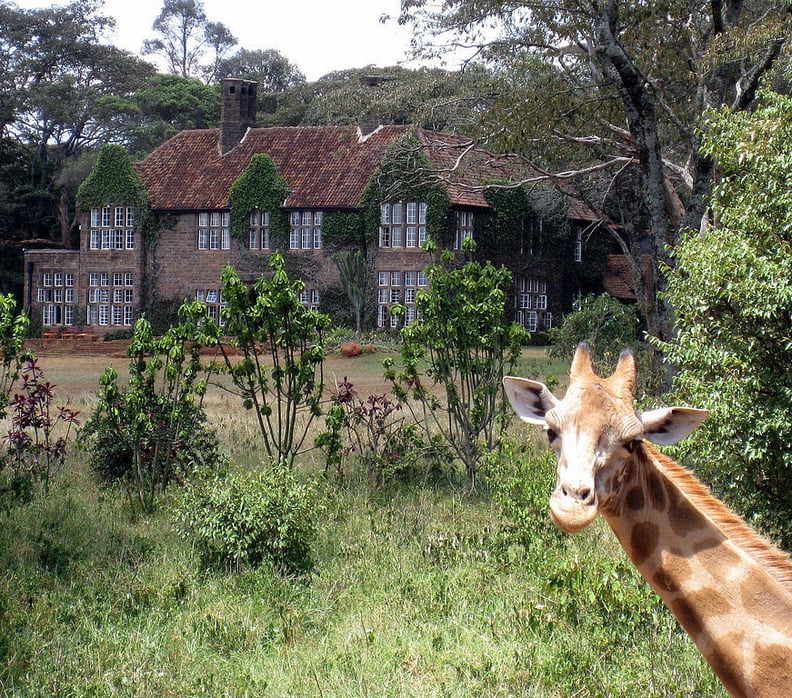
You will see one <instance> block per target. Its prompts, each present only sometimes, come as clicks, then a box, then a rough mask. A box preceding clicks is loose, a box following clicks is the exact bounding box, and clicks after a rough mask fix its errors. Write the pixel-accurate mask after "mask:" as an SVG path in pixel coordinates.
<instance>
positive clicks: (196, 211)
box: [24, 79, 607, 335]
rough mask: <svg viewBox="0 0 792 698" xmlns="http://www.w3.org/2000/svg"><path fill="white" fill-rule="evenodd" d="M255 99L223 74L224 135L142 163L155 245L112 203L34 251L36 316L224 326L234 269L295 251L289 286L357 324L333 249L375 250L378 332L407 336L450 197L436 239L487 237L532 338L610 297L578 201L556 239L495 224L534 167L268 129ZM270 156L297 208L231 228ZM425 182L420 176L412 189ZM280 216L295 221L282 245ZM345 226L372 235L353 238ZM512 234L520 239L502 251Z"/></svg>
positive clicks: (378, 131) (93, 327)
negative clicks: (398, 307)
mask: <svg viewBox="0 0 792 698" xmlns="http://www.w3.org/2000/svg"><path fill="white" fill-rule="evenodd" d="M256 97H257V95H256V83H253V82H249V81H245V80H240V79H227V80H224V81H223V83H222V108H221V125H220V127H219V128H218V129H202V130H188V131H183V132H181V133H179V134H177V135H176V136H174V137H173V138H171V139H170V140H168V141H167V142H166V143H164V144H163V145H162V146H160V147H159V148H158V149H156V150H155V151H154V152H152V153H151V154H150V155H148V157H146V158H145V159H144V160H142V161H141V162H138V163H135V164H134V165H133V167H134V170H135V171H136V172H137V175H139V178H140V180H141V182H142V185H143V188H144V189H145V192H146V194H147V196H148V206H149V210H150V212H151V213H153V214H156V215H157V216H158V220H159V221H160V229H159V230H158V232H157V235H156V241H155V242H151V240H147V239H145V238H144V235H143V233H142V231H141V230H140V228H139V226H138V225H137V223H138V221H136V215H137V213H136V211H137V209H136V208H135V207H134V206H132V205H130V202H129V201H118V200H107V201H101V202H93V203H92V205H91V206H90V207H88V209H87V210H82V211H79V212H78V215H79V221H80V236H79V248H78V249H54V248H50V249H31V250H26V252H25V269H26V274H25V296H24V298H25V306H26V309H27V310H28V312H29V314H30V316H31V318H33V319H34V321H37V320H40V322H41V325H42V328H43V329H44V330H47V329H52V328H61V327H70V326H75V327H76V326H80V327H82V328H83V329H82V331H83V332H92V333H95V334H100V335H103V334H107V333H110V332H117V331H118V330H123V329H129V328H131V326H132V325H133V324H134V322H135V320H136V319H137V318H138V317H139V316H140V314H141V313H142V312H150V311H151V309H152V308H156V307H157V306H162V305H164V304H168V303H171V304H176V303H180V302H183V301H184V300H187V299H191V298H197V299H199V300H201V301H202V302H203V303H205V304H206V305H207V307H208V309H209V312H210V314H212V315H213V316H215V317H218V318H219V316H220V312H219V311H220V309H221V308H222V307H223V297H222V294H221V292H220V272H221V269H222V267H223V265H224V264H232V265H234V266H235V267H236V268H237V269H238V271H239V273H240V275H241V276H242V278H243V279H245V280H247V281H250V282H252V281H253V279H255V278H257V277H258V276H259V275H260V274H262V273H266V272H267V271H268V269H269V266H268V264H267V259H268V257H269V254H270V252H271V250H272V249H273V248H278V249H280V250H282V251H283V253H284V256H285V257H286V259H287V269H288V270H289V273H290V276H293V277H294V278H301V279H302V280H303V281H304V283H305V291H304V292H303V293H302V297H301V300H302V301H303V303H305V304H306V305H308V306H311V307H316V308H318V309H321V310H323V311H328V312H330V311H331V310H332V311H333V312H331V315H332V314H333V313H335V315H336V316H337V315H338V314H339V313H340V314H341V316H343V309H344V303H345V302H346V304H347V309H348V310H349V311H350V312H351V306H350V305H349V303H348V301H345V294H344V292H343V287H342V284H341V282H340V276H339V271H338V268H337V265H336V264H335V262H334V261H333V255H334V254H337V253H338V252H339V251H343V250H346V249H361V250H362V251H363V252H364V253H365V257H366V260H367V265H368V269H369V277H370V282H369V304H368V305H369V308H368V317H369V320H370V323H371V324H375V325H376V326H379V327H383V328H386V327H393V328H396V327H398V326H399V324H400V323H402V322H409V321H412V320H413V319H415V317H416V311H415V298H416V293H417V291H418V290H419V289H420V288H421V287H424V286H426V283H427V280H426V274H425V273H424V269H425V267H426V265H427V263H428V262H429V256H428V253H427V252H425V251H424V250H423V249H422V244H423V243H424V242H425V241H426V239H427V238H432V237H433V232H432V216H433V215H434V214H433V210H432V206H433V204H432V202H431V201H430V200H427V199H431V195H429V194H427V192H431V191H434V192H437V191H440V192H441V193H442V194H443V196H442V197H441V199H442V201H444V202H445V204H444V205H445V209H444V210H443V211H442V213H443V226H445V228H444V231H445V232H444V236H443V237H442V239H441V240H436V242H438V243H439V244H440V246H441V247H445V248H452V249H454V250H460V249H461V243H462V240H463V239H464V238H465V237H467V236H473V237H474V239H475V238H477V236H478V235H479V231H480V230H486V231H487V232H486V235H487V236H488V239H489V240H490V242H492V241H493V240H494V241H495V246H494V247H492V245H491V246H490V248H486V246H485V247H484V251H485V252H486V249H493V250H495V251H494V252H493V254H492V256H491V258H493V257H494V258H493V259H492V261H493V262H495V263H497V264H502V263H504V264H506V265H507V266H509V267H510V269H511V270H512V272H513V275H514V293H513V309H514V318H515V319H516V320H518V321H519V322H520V323H522V324H523V325H524V326H526V327H527V328H528V329H530V330H531V331H532V332H537V331H539V332H542V331H546V330H547V329H549V328H550V327H551V326H552V324H553V322H554V321H556V319H557V318H558V317H559V316H560V314H561V313H562V312H564V311H565V310H568V309H569V308H570V307H571V303H572V299H573V297H574V295H575V294H576V293H579V292H580V291H581V287H582V286H592V284H593V286H595V287H596V286H597V284H599V288H594V289H589V288H585V289H583V290H600V289H601V288H602V276H603V273H604V271H605V267H606V256H607V255H600V258H599V260H598V261H597V262H596V263H593V262H591V261H590V260H587V240H588V239H589V237H590V236H589V234H588V233H589V231H591V230H592V228H593V227H595V226H596V225H597V221H596V220H595V219H594V217H593V216H592V215H590V214H588V213H586V212H585V211H582V210H581V208H580V207H579V205H576V204H574V203H572V202H571V201H563V202H562V203H563V206H564V207H565V210H564V212H563V215H562V220H563V222H564V225H561V226H559V225H558V220H557V216H556V221H555V223H553V225H554V226H555V227H554V228H553V230H554V231H555V232H554V233H553V235H549V234H545V233H546V232H547V231H548V230H550V228H551V227H552V225H551V223H550V222H549V221H548V220H545V219H544V218H543V213H542V207H541V206H536V207H532V206H529V207H528V208H527V209H526V212H524V213H523V214H519V215H517V216H516V217H515V216H514V215H512V216H511V218H508V216H507V217H504V216H500V217H498V216H494V215H493V214H494V213H495V212H494V210H493V204H492V197H491V196H490V195H488V191H490V190H489V189H487V188H486V187H485V186H484V185H485V184H487V183H491V182H493V181H499V182H504V181H506V182H516V181H520V179H521V178H522V177H524V176H525V172H524V168H522V166H521V165H520V163H519V162H518V161H517V160H516V159H515V158H502V157H496V156H494V155H492V154H491V153H489V152H486V151H484V150H483V149H479V148H474V147H472V146H471V145H470V143H469V141H468V140H467V139H465V138H462V137H459V136H453V135H449V134H445V133H440V132H434V131H428V130H425V129H421V128H417V129H416V128H414V127H410V126H403V125H377V126H375V127H371V128H363V127H356V126H320V127H269V128H257V127H256V125H255V120H256ZM406 137H410V138H411V140H409V143H413V144H417V145H416V148H415V150H416V152H412V153H411V152H409V149H407V150H406V151H405V149H404V148H403V149H402V150H403V151H405V152H406V153H407V154H406V156H404V157H403V160H402V165H404V167H403V169H402V170H400V172H402V174H401V179H398V178H394V176H392V175H391V176H390V179H389V175H388V169H387V168H388V165H387V162H386V160H387V157H388V155H387V154H388V153H389V152H391V150H389V149H391V148H392V146H393V145H394V143H396V142H397V141H398V142H405V141H404V139H405V138H406ZM400 139H401V141H400ZM259 154H266V155H268V156H269V157H270V158H271V161H272V163H273V164H274V166H275V169H276V170H277V174H278V175H279V176H280V177H281V178H282V180H281V181H283V182H285V190H284V191H285V198H284V200H283V201H282V202H278V205H277V206H271V207H270V208H275V209H278V210H277V211H274V210H260V208H253V209H251V210H249V211H245V212H244V216H245V219H244V220H245V221H246V227H247V229H246V230H245V231H244V233H243V234H241V235H240V234H238V233H237V234H232V232H233V231H232V226H231V219H232V215H231V203H230V192H231V190H232V185H234V183H235V182H236V181H237V180H238V179H239V178H240V177H241V176H242V175H243V173H245V172H246V170H247V168H248V167H249V165H250V163H251V158H253V157H254V156H255V155H259ZM404 163H406V165H405V164H404ZM427 163H428V164H429V167H427V166H426V164H427ZM410 166H412V167H413V170H412V171H410V169H409V168H410ZM404 168H406V169H404ZM404 172H407V175H406V176H405V175H404ZM413 176H414V179H415V181H414V182H412V183H411V182H405V181H403V180H405V179H407V180H409V179H410V177H413ZM427 182H429V183H430V184H431V186H429V187H427V186H426V183H427ZM501 191H505V190H501ZM520 191H523V190H522V189H521V190H520ZM525 196H526V197H527V200H530V196H531V194H530V193H527V194H526V195H525ZM435 198H436V197H435ZM556 208H557V206H556ZM372 212H373V215H372ZM276 214H277V215H278V216H280V220H281V221H282V224H281V228H280V230H281V232H280V233H278V236H277V239H276V231H275V216H276ZM355 214H357V216H355ZM345 216H346V218H345ZM435 217H436V216H435ZM507 219H508V220H509V221H511V222H510V223H502V224H500V225H502V226H506V227H508V226H510V227H511V228H510V229H509V230H506V229H505V228H498V225H499V224H498V223H497V220H507ZM344 221H347V222H348V223H349V224H350V225H348V226H347V227H349V228H352V229H354V230H357V231H358V232H356V233H354V234H353V235H351V236H350V235H348V234H347V235H339V232H338V230H339V228H341V229H343V228H344V225H339V222H342V223H343V222H344ZM487 221H489V223H487ZM330 223H332V226H331V225H328V224H330ZM352 223H354V225H352ZM485 224H487V225H488V226H489V227H487V225H485ZM482 226H484V227H483V228H482ZM331 228H332V235H331ZM356 236H357V237H356ZM599 237H602V236H599ZM499 239H500V240H501V241H507V242H505V243H504V244H502V245H501V246H500V247H498V246H497V242H498V240H499ZM477 244H479V241H478V240H477ZM479 249H482V248H479ZM459 254H460V255H461V252H459ZM576 270H577V271H576ZM581 270H586V271H585V272H583V271H581ZM592 270H593V271H592ZM393 303H400V304H402V305H404V307H405V316H404V318H403V319H402V318H400V317H395V316H394V317H392V316H391V315H390V314H389V307H390V306H391V305H392V304H393ZM339 309H341V310H339ZM350 316H351V315H350ZM350 324H353V323H350Z"/></svg>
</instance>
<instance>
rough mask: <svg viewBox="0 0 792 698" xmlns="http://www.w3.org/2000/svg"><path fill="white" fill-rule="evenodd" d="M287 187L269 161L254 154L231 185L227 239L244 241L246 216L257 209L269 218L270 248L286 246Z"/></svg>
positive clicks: (287, 224) (280, 248)
mask: <svg viewBox="0 0 792 698" xmlns="http://www.w3.org/2000/svg"><path fill="white" fill-rule="evenodd" d="M288 195H289V187H288V185H287V184H286V180H285V179H283V177H282V176H281V175H280V173H279V172H278V170H277V168H276V167H275V163H274V162H273V160H272V158H271V157H270V156H269V155H267V154H266V153H258V154H256V155H254V156H253V157H251V158H250V162H249V163H248V166H247V167H246V168H245V170H244V172H242V174H241V175H239V177H237V179H236V180H235V181H234V183H233V184H232V185H231V189H230V191H229V193H228V201H229V204H230V206H231V235H232V236H233V237H235V238H236V239H237V240H238V241H239V242H242V243H244V242H245V241H246V240H247V234H248V222H249V220H250V214H251V213H252V212H253V211H254V210H256V209H259V210H260V211H269V214H270V247H271V248H272V249H278V250H282V249H285V248H288V244H289V216H288V214H287V213H286V211H285V210H284V208H283V204H284V202H285V201H286V197H287V196H288Z"/></svg>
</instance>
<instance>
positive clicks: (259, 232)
mask: <svg viewBox="0 0 792 698" xmlns="http://www.w3.org/2000/svg"><path fill="white" fill-rule="evenodd" d="M248 229H249V233H250V235H249V238H250V239H249V243H250V244H249V246H250V249H251V250H259V249H261V250H268V249H269V246H270V212H269V211H259V210H258V209H257V210H255V211H253V212H252V213H251V214H250V221H249V227H248Z"/></svg>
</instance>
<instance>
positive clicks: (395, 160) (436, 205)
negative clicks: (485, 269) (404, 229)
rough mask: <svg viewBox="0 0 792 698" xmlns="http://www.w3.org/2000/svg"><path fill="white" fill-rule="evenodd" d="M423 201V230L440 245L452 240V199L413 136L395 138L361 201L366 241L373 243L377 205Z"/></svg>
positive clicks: (376, 229)
mask: <svg viewBox="0 0 792 698" xmlns="http://www.w3.org/2000/svg"><path fill="white" fill-rule="evenodd" d="M397 201H424V202H426V204H427V212H426V232H427V236H428V237H429V239H430V240H433V241H434V242H436V243H437V244H438V245H440V246H441V247H449V246H450V245H451V244H452V242H453V236H454V222H453V218H452V216H451V199H450V198H449V196H448V191H447V190H446V188H445V186H444V185H443V183H442V182H441V181H440V178H439V177H438V176H437V174H436V173H435V171H434V169H433V167H432V165H431V163H430V162H429V159H428V158H427V157H426V154H425V153H424V150H423V146H422V145H421V143H420V142H419V141H418V139H417V138H416V137H415V136H413V135H405V136H401V137H399V138H395V139H394V140H393V142H392V143H391V144H390V145H389V146H388V149H387V150H386V151H385V154H384V155H383V157H382V161H381V163H380V166H379V167H378V168H377V169H376V170H375V172H374V174H373V175H372V177H371V179H370V180H369V182H368V184H367V185H366V188H365V189H364V190H363V195H362V197H361V201H360V207H361V209H362V213H361V215H362V217H363V226H364V231H365V237H366V241H367V242H368V243H370V244H376V242H377V233H378V230H379V221H380V204H383V203H395V202H397Z"/></svg>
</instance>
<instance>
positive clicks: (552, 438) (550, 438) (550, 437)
mask: <svg viewBox="0 0 792 698" xmlns="http://www.w3.org/2000/svg"><path fill="white" fill-rule="evenodd" d="M545 432H546V433H547V440H548V441H549V442H550V443H553V441H555V440H556V439H557V438H558V434H556V433H555V432H554V431H553V430H552V429H550V428H547V429H546V430H545Z"/></svg>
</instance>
